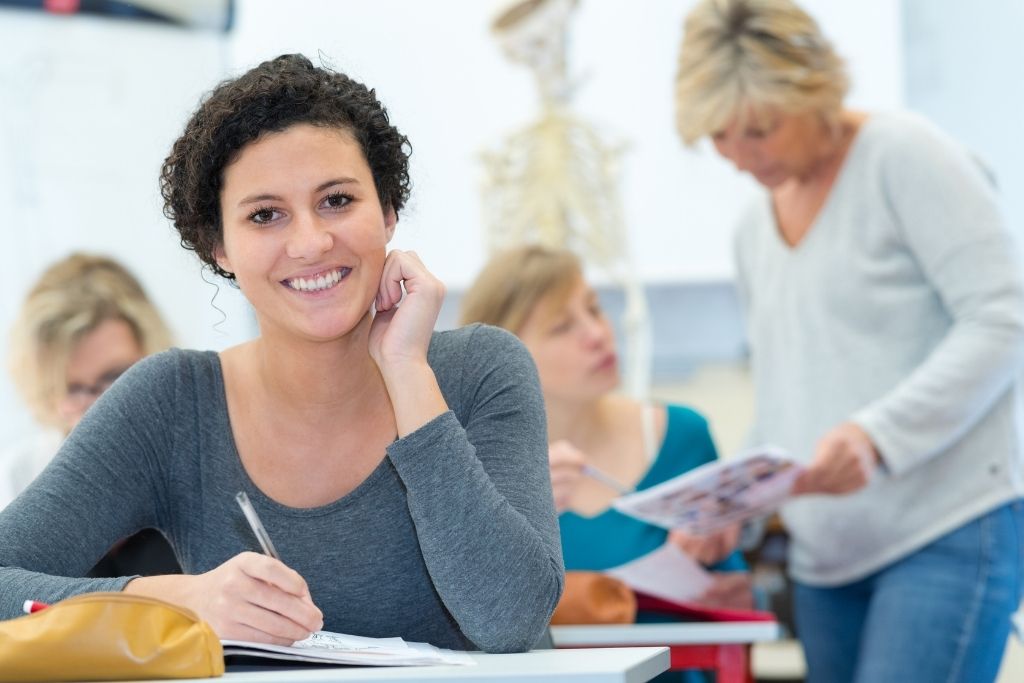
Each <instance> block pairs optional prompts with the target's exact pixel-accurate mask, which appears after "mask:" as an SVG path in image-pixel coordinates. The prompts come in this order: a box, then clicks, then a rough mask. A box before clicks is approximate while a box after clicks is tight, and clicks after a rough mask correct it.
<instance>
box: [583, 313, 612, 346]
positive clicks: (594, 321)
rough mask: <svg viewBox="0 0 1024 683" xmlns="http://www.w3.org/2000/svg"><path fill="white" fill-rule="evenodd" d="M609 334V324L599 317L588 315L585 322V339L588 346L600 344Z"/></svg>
mask: <svg viewBox="0 0 1024 683" xmlns="http://www.w3.org/2000/svg"><path fill="white" fill-rule="evenodd" d="M607 336H608V326H607V325H605V324H604V321H603V320H601V319H600V318H597V317H588V318H587V319H586V320H585V321H584V323H583V339H584V342H585V343H586V344H587V346H599V345H600V344H602V343H604V341H605V339H606V337H607Z"/></svg>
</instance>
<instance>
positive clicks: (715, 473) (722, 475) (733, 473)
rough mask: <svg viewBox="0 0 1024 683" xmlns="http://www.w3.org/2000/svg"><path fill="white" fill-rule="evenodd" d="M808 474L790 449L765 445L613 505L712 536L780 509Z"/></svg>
mask: <svg viewBox="0 0 1024 683" xmlns="http://www.w3.org/2000/svg"><path fill="white" fill-rule="evenodd" d="M802 471H803V468H802V467H801V466H800V465H798V464H797V463H796V461H794V460H793V459H792V457H790V456H789V454H787V453H786V452H785V451H782V450H781V449H778V448H774V447H771V446H762V447H760V448H757V449H754V450H751V451H747V452H746V453H743V454H741V455H738V456H736V457H735V458H731V459H729V460H724V461H722V460H716V461H715V462H709V463H708V464H706V465H701V466H700V467H698V468H696V469H693V470H690V471H689V472H686V473H685V474H681V475H679V476H678V477H673V478H672V479H669V480H668V481H666V482H663V483H661V484H658V485H657V486H652V487H651V488H649V489H646V490H644V491H640V492H638V493H633V494H630V495H628V496H623V497H621V498H618V499H616V500H615V501H614V502H613V503H612V505H613V506H614V507H615V509H616V510H618V511H619V512H621V513H622V514H624V515H629V516H631V517H636V518H637V519H641V520H643V521H645V522H648V523H650V524H654V525H656V526H660V527H663V528H665V529H685V530H687V531H690V532H692V533H696V534H709V533H712V532H715V531H718V530H720V529H722V528H724V527H727V526H729V525H730V524H736V523H739V522H745V521H747V520H748V519H752V518H755V517H759V516H761V515H764V514H767V513H769V512H771V511H772V510H774V509H775V508H777V507H779V506H780V505H781V504H782V503H783V502H784V501H785V500H786V499H787V498H788V497H789V493H790V491H791V490H792V489H793V483H794V482H795V481H796V478H797V476H799V474H800V472H802Z"/></svg>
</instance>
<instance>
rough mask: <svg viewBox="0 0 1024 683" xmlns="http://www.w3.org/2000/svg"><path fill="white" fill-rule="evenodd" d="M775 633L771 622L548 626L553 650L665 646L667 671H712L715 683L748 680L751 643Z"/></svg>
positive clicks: (775, 623)
mask: <svg viewBox="0 0 1024 683" xmlns="http://www.w3.org/2000/svg"><path fill="white" fill-rule="evenodd" d="M779 633H780V630H779V624H778V623H777V622H774V621H733V622H715V623H708V622H689V623H670V624H621V625H620V624H612V625H602V626H552V627H551V638H552V640H554V643H555V647H572V648H588V647H611V646H617V647H622V646H632V645H644V646H651V645H664V646H667V647H668V648H669V652H670V655H669V656H670V663H669V668H671V669H672V670H674V671H676V670H680V669H704V670H707V671H714V672H715V673H716V675H717V679H716V680H717V681H718V683H746V682H747V681H750V680H753V679H752V677H751V674H750V652H749V650H750V645H751V643H756V642H760V641H766V640H777V639H778V638H779Z"/></svg>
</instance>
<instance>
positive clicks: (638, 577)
mask: <svg viewBox="0 0 1024 683" xmlns="http://www.w3.org/2000/svg"><path fill="white" fill-rule="evenodd" d="M605 573H606V574H608V575H610V576H614V577H615V578H617V579H619V580H620V581H622V582H623V583H625V584H626V585H627V586H629V587H630V588H632V589H633V590H635V591H639V592H641V593H647V594H648V595H653V596H654V597H656V598H663V599H665V600H671V601H673V602H692V601H693V600H696V599H697V598H699V597H700V596H701V595H703V594H704V592H705V591H707V589H708V588H710V587H711V584H712V583H713V579H712V578H711V574H709V573H708V572H707V570H706V569H704V567H702V566H701V565H700V564H699V563H698V562H697V561H696V560H694V559H693V558H692V557H690V556H689V555H687V554H686V553H684V552H683V551H682V550H680V549H679V548H677V547H676V546H674V545H672V544H671V543H666V544H665V545H663V546H661V547H660V548H658V549H657V550H654V551H652V552H649V553H647V554H646V555H644V556H642V557H638V558H637V559H635V560H633V561H632V562H627V563H626V564H622V565H619V566H618V567H612V568H611V569H609V570H607V571H606V572H605Z"/></svg>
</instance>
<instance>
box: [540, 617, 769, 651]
mask: <svg viewBox="0 0 1024 683" xmlns="http://www.w3.org/2000/svg"><path fill="white" fill-rule="evenodd" d="M779 635H780V631H779V624H778V622H774V621H728V622H726V621H722V622H713V623H709V622H685V623H671V624H605V625H600V626H552V627H551V637H552V639H553V640H554V641H555V646H556V647H589V646H616V645H618V646H621V645H723V644H730V643H756V642H760V641H765V640H778V638H779Z"/></svg>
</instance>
